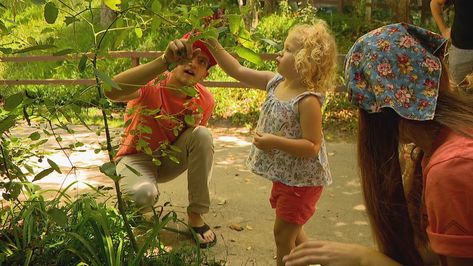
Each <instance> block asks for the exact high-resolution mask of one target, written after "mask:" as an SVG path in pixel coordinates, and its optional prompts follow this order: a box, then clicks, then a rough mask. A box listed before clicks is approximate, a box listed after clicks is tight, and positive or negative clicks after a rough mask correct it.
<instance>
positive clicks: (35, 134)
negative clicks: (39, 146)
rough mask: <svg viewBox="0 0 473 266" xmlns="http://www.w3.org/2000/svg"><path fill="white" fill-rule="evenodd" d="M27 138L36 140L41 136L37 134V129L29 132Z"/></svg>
mask: <svg viewBox="0 0 473 266" xmlns="http://www.w3.org/2000/svg"><path fill="white" fill-rule="evenodd" d="M28 138H30V139H31V140H38V139H39V138H41V135H40V134H39V132H38V131H36V132H33V133H31V134H30V135H29V136H28Z"/></svg>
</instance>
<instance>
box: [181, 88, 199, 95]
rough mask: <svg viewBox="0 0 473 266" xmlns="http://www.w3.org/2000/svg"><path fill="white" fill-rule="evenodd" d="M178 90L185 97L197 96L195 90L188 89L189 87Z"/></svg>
mask: <svg viewBox="0 0 473 266" xmlns="http://www.w3.org/2000/svg"><path fill="white" fill-rule="evenodd" d="M180 90H181V91H182V92H183V93H184V94H186V95H187V96H191V97H195V96H197V95H198V94H199V92H198V91H197V89H196V88H194V87H190V86H188V87H182V88H181V89H180Z"/></svg>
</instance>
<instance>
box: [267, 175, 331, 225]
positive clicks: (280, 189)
mask: <svg viewBox="0 0 473 266" xmlns="http://www.w3.org/2000/svg"><path fill="white" fill-rule="evenodd" d="M322 190H323V186H310V187H293V186H288V185H285V184H283V183H281V182H278V181H273V188H272V190H271V197H270V198H269V202H270V203H271V207H272V208H273V209H276V216H277V217H278V218H281V219H283V220H284V221H286V222H289V223H294V224H301V225H302V224H305V223H306V222H307V221H308V220H309V219H310V217H312V215H314V213H315V209H316V203H317V201H318V200H319V199H320V196H321V194H322Z"/></svg>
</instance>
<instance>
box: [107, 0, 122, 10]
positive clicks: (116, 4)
mask: <svg viewBox="0 0 473 266" xmlns="http://www.w3.org/2000/svg"><path fill="white" fill-rule="evenodd" d="M103 2H104V3H105V5H106V6H108V8H110V9H111V10H114V11H120V4H121V3H122V1H121V0H104V1H103Z"/></svg>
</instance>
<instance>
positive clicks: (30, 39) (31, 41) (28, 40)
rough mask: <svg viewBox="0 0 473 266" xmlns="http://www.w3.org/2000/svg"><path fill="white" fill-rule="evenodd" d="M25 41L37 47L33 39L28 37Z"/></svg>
mask: <svg viewBox="0 0 473 266" xmlns="http://www.w3.org/2000/svg"><path fill="white" fill-rule="evenodd" d="M26 41H27V42H28V43H29V44H31V45H38V42H37V41H36V40H35V38H33V37H31V36H29V37H28V38H26Z"/></svg>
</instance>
